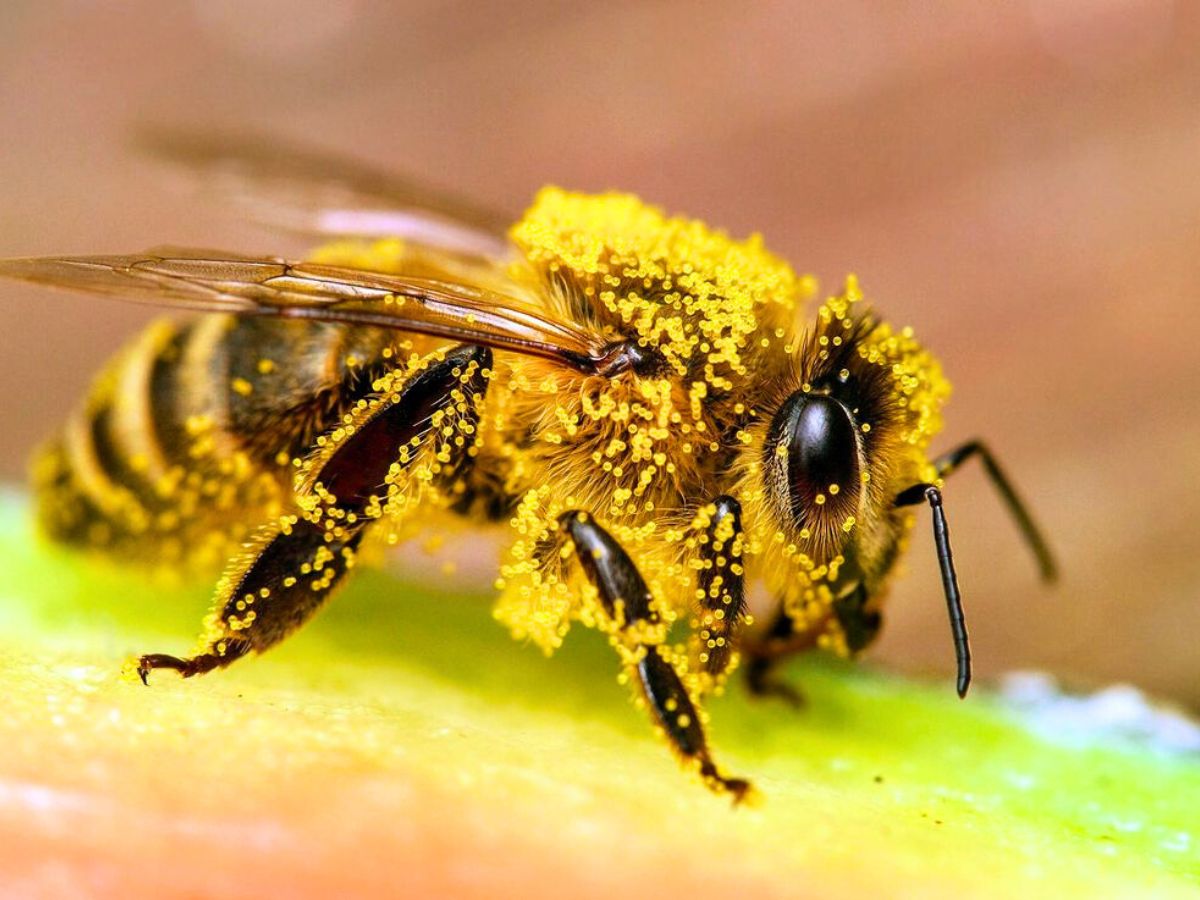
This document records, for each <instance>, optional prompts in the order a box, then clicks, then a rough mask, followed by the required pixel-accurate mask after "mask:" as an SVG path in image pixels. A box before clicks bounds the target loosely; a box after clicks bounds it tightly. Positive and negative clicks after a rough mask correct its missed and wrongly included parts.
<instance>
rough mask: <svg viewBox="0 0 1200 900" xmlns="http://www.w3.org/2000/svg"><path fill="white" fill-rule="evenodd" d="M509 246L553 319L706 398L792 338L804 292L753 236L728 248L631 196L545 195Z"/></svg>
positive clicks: (552, 191)
mask: <svg viewBox="0 0 1200 900" xmlns="http://www.w3.org/2000/svg"><path fill="white" fill-rule="evenodd" d="M512 238H513V241H514V242H515V243H516V245H517V247H518V248H519V249H520V250H521V251H522V253H523V255H524V259H523V260H522V261H521V262H519V263H517V264H516V265H515V266H514V271H513V274H514V275H515V276H516V277H517V278H518V279H520V280H522V281H526V282H528V281H530V280H532V281H533V282H534V283H535V286H536V287H539V288H540V289H541V290H542V291H543V292H545V293H547V294H548V299H549V301H550V302H551V303H552V304H553V305H555V306H556V307H558V311H559V312H560V313H562V314H565V315H567V316H568V317H569V318H570V319H573V320H583V321H584V322H587V323H589V324H594V325H597V326H600V327H603V328H605V329H606V330H609V331H611V332H612V334H613V336H614V337H618V336H619V337H623V338H627V339H634V340H636V341H637V342H638V344H639V345H641V346H642V347H644V348H647V349H651V350H654V351H655V352H657V353H658V354H659V355H660V356H661V357H662V359H663V360H664V361H665V363H666V364H667V366H668V367H669V369H670V371H672V372H673V373H675V374H676V375H689V376H693V377H696V376H699V377H703V378H704V379H705V380H706V381H707V382H708V383H709V386H710V387H712V388H716V389H729V388H731V387H732V382H733V381H734V380H736V379H737V377H738V376H744V375H745V374H746V372H747V369H748V367H749V366H751V365H752V363H753V360H754V358H755V357H756V356H758V355H759V354H760V353H761V352H762V351H763V350H766V349H768V348H769V347H770V346H771V345H772V344H773V343H780V344H782V343H783V342H784V341H786V340H788V339H790V338H791V336H792V335H791V329H792V328H793V326H794V323H795V314H796V310H797V305H798V303H799V302H801V301H802V300H803V299H805V298H806V297H807V296H808V295H809V294H811V293H812V290H813V285H812V283H811V280H810V279H807V278H801V277H798V276H797V275H796V274H795V272H793V271H792V269H791V267H790V266H789V265H788V264H787V263H785V262H783V261H782V260H780V259H779V258H777V257H776V256H774V255H773V254H771V253H770V252H769V251H768V250H766V249H765V248H764V246H763V244H762V239H761V238H760V237H759V236H758V235H754V236H752V237H750V238H749V239H747V240H744V241H736V240H733V239H731V238H730V237H729V236H728V235H726V234H725V233H723V232H721V231H717V230H713V229H711V228H709V227H708V226H707V225H705V224H703V223H702V222H697V221H694V220H691V219H685V218H668V217H667V216H665V215H664V214H663V213H662V211H661V210H659V209H657V208H655V207H653V206H649V205H647V204H645V203H643V202H642V201H641V200H639V199H638V198H637V197H634V196H632V195H629V194H617V193H609V194H600V195H585V194H575V193H569V192H567V191H563V190H560V189H558V188H545V189H543V190H542V191H541V192H540V193H539V194H538V196H537V198H536V200H535V201H534V204H533V206H532V207H531V208H530V209H529V211H528V212H527V213H526V214H525V216H524V218H522V219H521V221H520V222H518V223H517V225H516V226H514V228H513V230H512Z"/></svg>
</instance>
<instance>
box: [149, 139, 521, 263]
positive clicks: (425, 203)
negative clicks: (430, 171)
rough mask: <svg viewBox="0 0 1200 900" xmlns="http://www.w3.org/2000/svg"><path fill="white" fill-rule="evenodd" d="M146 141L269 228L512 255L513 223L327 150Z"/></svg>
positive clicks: (205, 189)
mask: <svg viewBox="0 0 1200 900" xmlns="http://www.w3.org/2000/svg"><path fill="white" fill-rule="evenodd" d="M139 143H140V144H141V145H142V147H143V149H144V150H146V151H148V152H149V153H150V154H152V155H153V156H156V157H158V158H159V159H161V160H163V161H164V162H167V163H170V164H174V165H175V166H176V167H178V168H181V169H182V170H183V171H184V172H185V173H186V174H187V175H189V176H190V180H191V181H192V182H193V184H194V186H195V187H196V188H197V189H198V190H199V191H201V192H202V193H208V194H211V195H213V196H214V197H215V198H216V199H217V200H220V201H222V202H225V203H229V204H231V205H233V206H235V207H238V208H240V209H241V210H242V211H243V212H244V213H246V214H247V215H248V216H249V217H250V218H251V219H253V220H255V221H257V222H260V223H262V224H267V225H273V226H277V227H282V228H284V229H286V230H289V231H295V232H299V233H301V234H306V235H325V236H342V237H361V238H381V237H399V238H404V239H406V240H410V241H413V242H414V243H417V244H422V245H424V246H428V247H434V248H438V249H441V250H446V251H450V252H454V253H460V254H464V255H467V256H482V257H487V258H503V257H506V256H507V255H508V254H509V252H510V250H511V248H510V245H509V243H508V240H507V237H506V234H507V228H508V224H509V220H508V217H506V216H503V215H500V214H499V213H496V212H494V211H492V210H488V209H485V208H483V207H480V206H477V205H475V204H473V203H470V202H468V201H466V200H462V199H460V198H458V197H455V196H453V195H452V194H449V193H446V192H443V191H439V190H436V189H434V188H431V187H428V186H425V185H422V184H419V183H418V182H416V181H412V180H409V179H405V178H400V177H397V176H394V175H388V174H386V173H383V172H379V171H377V170H375V169H373V168H371V167H370V166H367V165H363V164H360V163H357V162H354V161H351V160H347V159H343V158H339V157H336V156H331V155H326V154H323V153H320V152H319V151H314V150H311V149H304V148H301V147H294V146H291V145H287V144H280V143H271V142H268V141H265V140H262V139H255V138H252V137H216V138H213V137H209V136H206V135H199V134H195V133H187V132H171V131H150V132H145V133H144V134H143V135H142V136H141V138H140V141H139Z"/></svg>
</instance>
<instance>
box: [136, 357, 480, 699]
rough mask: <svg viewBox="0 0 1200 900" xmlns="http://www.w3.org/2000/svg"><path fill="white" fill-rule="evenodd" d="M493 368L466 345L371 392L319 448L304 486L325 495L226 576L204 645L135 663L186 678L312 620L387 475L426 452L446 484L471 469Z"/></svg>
mask: <svg viewBox="0 0 1200 900" xmlns="http://www.w3.org/2000/svg"><path fill="white" fill-rule="evenodd" d="M490 368H491V352H490V351H489V350H487V349H486V348H483V347H473V346H464V347H459V348H457V349H455V350H452V351H450V352H449V353H447V354H446V355H445V357H444V358H442V359H439V360H436V361H435V362H433V363H432V364H430V365H428V366H427V367H426V368H424V369H422V370H420V371H419V372H417V373H416V374H414V375H413V376H412V377H411V378H409V379H408V380H406V381H405V382H404V383H403V384H402V385H401V386H400V387H399V389H397V390H396V391H394V392H391V393H384V394H378V393H372V394H369V395H368V397H366V398H364V400H365V401H366V402H364V403H363V404H360V407H359V409H360V418H359V420H356V421H355V422H353V423H352V427H346V428H341V429H338V432H337V434H338V438H337V439H336V440H334V441H332V443H331V440H328V439H327V440H324V441H321V442H319V443H318V446H317V447H315V448H314V451H313V452H314V453H315V454H321V453H322V452H323V453H324V454H325V455H324V456H317V457H316V458H317V459H318V460H320V462H319V464H318V465H317V467H316V468H315V469H314V471H313V472H312V473H311V474H310V476H309V477H308V478H307V479H306V484H307V485H308V487H307V488H306V491H307V495H310V496H319V497H321V498H322V501H321V503H320V504H318V505H317V506H316V507H315V509H313V510H309V511H307V512H304V513H302V514H300V515H290V516H285V517H284V518H283V519H281V520H280V521H279V522H277V523H271V524H268V525H265V526H263V528H261V529H259V531H258V533H257V534H256V535H255V536H254V537H253V538H252V539H251V541H250V542H249V544H248V545H247V547H246V551H245V553H244V554H243V555H242V557H241V558H240V559H239V560H238V561H236V562H235V563H234V564H233V565H232V567H231V568H230V569H229V571H228V572H227V573H226V574H225V576H224V577H223V578H222V579H221V582H220V584H219V586H218V588H217V598H216V602H215V604H214V607H213V612H212V614H211V615H210V616H209V619H208V627H207V629H206V633H205V635H204V636H203V638H202V645H201V650H200V652H199V653H197V654H195V655H193V656H190V657H184V658H181V657H177V656H169V655H166V654H161V653H151V654H146V655H145V656H142V657H140V658H139V660H138V665H137V670H138V674H139V675H140V676H141V678H142V681H143V682H145V681H146V680H147V675H148V674H149V673H150V671H151V670H152V669H173V670H175V671H176V672H179V674H181V675H182V676H183V677H185V678H187V677H190V676H192V675H200V674H203V673H205V672H210V671H212V670H213V669H217V668H221V667H223V666H227V665H229V664H230V663H232V662H233V661H234V660H236V659H239V658H241V657H242V656H245V655H246V654H247V653H249V652H250V651H251V650H253V651H254V652H256V653H261V652H262V651H264V650H266V649H267V648H268V647H271V646H272V645H274V644H277V643H278V642H279V641H281V640H283V639H284V638H285V637H287V635H289V634H290V633H291V632H293V631H294V630H296V629H297V628H298V627H300V626H301V625H302V624H304V622H306V621H307V620H308V619H309V618H310V617H311V616H312V615H313V613H315V612H316V611H317V610H318V609H319V608H320V607H321V605H322V604H323V603H324V602H325V601H326V600H327V599H329V597H330V596H331V595H332V594H333V592H334V591H335V590H336V589H337V588H338V587H339V586H340V585H341V584H343V583H344V582H345V580H346V575H347V573H348V572H349V570H350V569H351V568H353V566H354V561H355V553H356V551H357V549H358V545H359V543H360V542H361V540H362V538H363V534H364V532H365V530H366V529H367V527H369V526H370V524H371V523H372V522H374V521H375V520H376V519H377V518H378V517H379V516H380V515H381V514H382V513H381V510H382V508H383V506H384V505H385V503H386V500H387V495H388V491H389V485H388V482H389V480H392V481H393V482H394V480H395V478H396V477H397V476H398V475H400V474H403V472H404V471H405V470H406V469H408V468H410V467H411V466H412V465H413V464H414V463H415V462H416V461H418V460H421V459H424V458H426V457H425V456H424V454H425V453H426V451H430V452H432V453H433V455H434V457H435V458H437V459H444V460H446V462H445V463H444V464H439V475H438V480H440V482H441V483H442V486H443V487H445V488H447V489H449V488H450V486H451V485H450V482H452V481H455V480H458V479H461V477H462V476H463V475H464V474H465V471H466V469H467V467H469V466H470V464H471V460H472V458H473V457H472V456H471V453H470V449H471V447H472V446H473V444H474V438H473V437H472V436H473V435H474V434H475V432H476V430H477V425H478V420H479V407H480V403H479V401H480V400H481V398H482V396H483V394H484V392H485V391H486V388H487V378H488V377H489V376H490ZM331 446H332V451H330V450H329V448H330V447H331ZM322 448H323V449H322ZM402 448H404V450H403V452H401V449H402ZM303 496H304V495H302V496H301V499H303ZM302 506H303V504H302Z"/></svg>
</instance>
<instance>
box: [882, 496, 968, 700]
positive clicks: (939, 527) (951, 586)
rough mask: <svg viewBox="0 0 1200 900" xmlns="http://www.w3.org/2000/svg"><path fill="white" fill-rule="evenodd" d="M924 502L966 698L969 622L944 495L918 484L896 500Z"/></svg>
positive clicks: (960, 685) (960, 688)
mask: <svg viewBox="0 0 1200 900" xmlns="http://www.w3.org/2000/svg"><path fill="white" fill-rule="evenodd" d="M922 500H924V501H925V502H927V503H928V504H929V508H930V509H931V510H932V512H933V542H934V545H935V546H936V547H937V556H938V567H939V568H940V569H941V572H942V589H943V590H944V591H945V593H946V611H947V612H948V613H949V614H950V632H951V634H953V635H954V658H955V660H956V661H957V662H958V684H957V687H958V696H959V697H965V696H966V695H967V688H968V687H969V686H970V684H971V645H970V642H969V640H968V639H967V621H966V617H965V616H964V615H963V608H962V594H960V593H959V590H958V576H957V574H955V571H954V554H953V552H952V551H951V550H950V528H949V526H948V525H947V524H946V511H945V510H944V509H943V508H942V492H941V491H940V490H938V488H937V487H936V486H935V485H932V484H914V485H913V486H912V487H910V488H906V489H905V490H903V491H901V492H900V494H899V495H898V496H897V497H896V505H897V506H913V505H915V504H917V503H920V502H921V501H922Z"/></svg>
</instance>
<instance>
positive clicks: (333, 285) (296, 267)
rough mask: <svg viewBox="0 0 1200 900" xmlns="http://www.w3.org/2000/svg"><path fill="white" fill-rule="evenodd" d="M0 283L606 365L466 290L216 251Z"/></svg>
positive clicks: (599, 353)
mask: <svg viewBox="0 0 1200 900" xmlns="http://www.w3.org/2000/svg"><path fill="white" fill-rule="evenodd" d="M0 276H2V277H5V278H14V279H18V280H21V281H27V282H33V283H36V284H43V285H48V286H50V287H57V288H67V289H71V290H77V291H84V292H87V293H93V294H105V295H109V296H113V297H118V298H122V299H126V300H134V301H139V302H143V303H152V304H156V305H161V306H169V307H174V308H176V309H189V310H197V311H201V312H224V313H237V314H240V315H258V316H278V317H281V318H287V319H307V320H310V321H316V322H342V323H345V324H348V325H368V326H374V327H378V328H389V329H395V330H398V331H408V332H414V333H418V334H427V335H433V336H435V337H443V338H447V339H450V340H461V341H465V342H469V343H479V344H486V345H488V346H491V347H496V348H498V349H501V350H510V351H513V352H517V353H525V354H530V355H534V356H541V357H545V358H547V359H552V360H557V361H559V362H563V363H565V364H567V365H570V366H572V367H574V368H578V369H581V370H583V371H589V372H591V371H597V370H598V369H603V368H604V366H605V365H606V364H607V363H609V362H610V361H611V360H610V357H611V352H612V350H611V347H608V346H607V345H606V343H605V341H604V340H603V339H602V337H601V336H600V335H598V334H595V333H590V332H587V331H583V330H581V329H579V328H578V327H577V326H575V325H573V324H571V323H569V322H563V321H558V320H556V319H554V318H552V317H550V316H548V315H547V314H546V313H544V312H543V311H541V310H536V309H533V308H531V307H530V306H529V305H528V304H526V303H523V302H522V301H520V300H518V299H516V298H513V297H510V296H506V295H504V294H501V293H497V292H495V291H492V290H489V289H486V288H482V287H478V286H474V285H470V284H464V283H459V282H448V281H438V280H435V279H431V278H418V277H410V276H405V275H385V274H381V273H376V272H368V271H363V270H358V269H347V268H342V267H340V266H326V265H319V264H316V263H300V262H288V261H285V260H281V259H272V258H266V257H263V258H255V257H246V256H236V255H233V254H224V253H222V254H216V253H214V252H212V251H187V250H169V251H157V252H156V251H147V252H146V253H143V254H139V255H132V256H58V257H41V258H36V259H4V260H0Z"/></svg>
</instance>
